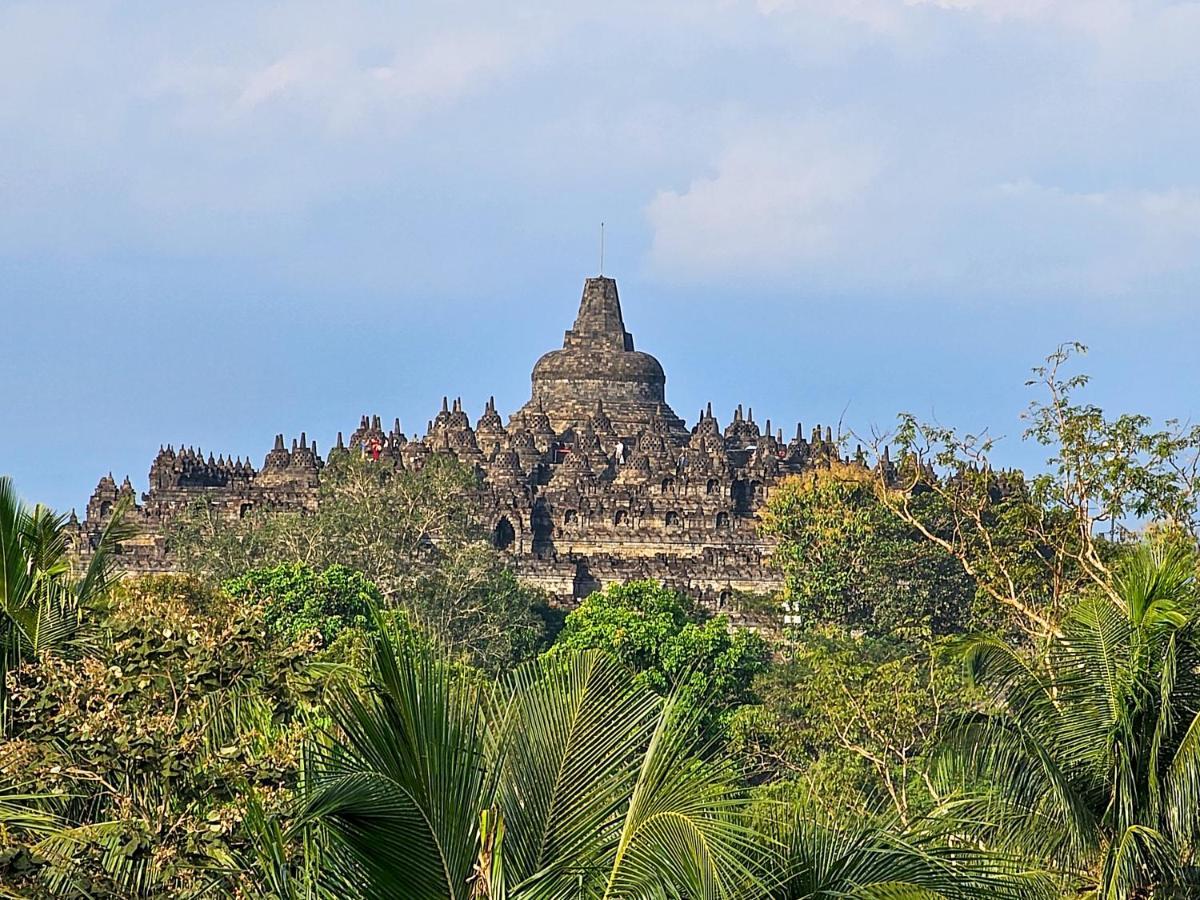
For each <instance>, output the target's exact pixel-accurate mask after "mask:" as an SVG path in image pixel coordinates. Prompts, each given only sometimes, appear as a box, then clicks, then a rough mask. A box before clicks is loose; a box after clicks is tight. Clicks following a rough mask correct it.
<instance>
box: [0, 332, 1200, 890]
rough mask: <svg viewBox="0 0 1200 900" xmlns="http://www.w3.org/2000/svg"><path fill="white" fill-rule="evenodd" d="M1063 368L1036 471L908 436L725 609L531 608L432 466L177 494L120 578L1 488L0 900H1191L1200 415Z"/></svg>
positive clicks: (1048, 403)
mask: <svg viewBox="0 0 1200 900" xmlns="http://www.w3.org/2000/svg"><path fill="white" fill-rule="evenodd" d="M1081 350H1082V348H1080V347H1077V346H1067V347H1064V348H1062V349H1060V350H1059V351H1057V352H1056V353H1055V354H1053V355H1052V356H1051V357H1050V358H1049V359H1048V360H1047V361H1046V363H1045V364H1044V365H1042V366H1040V367H1038V368H1037V369H1035V370H1034V376H1033V379H1032V380H1031V389H1032V390H1033V391H1034V392H1035V399H1034V400H1033V402H1032V403H1031V405H1030V406H1029V408H1028V410H1027V412H1026V415H1025V433H1024V439H1025V440H1027V441H1029V442H1032V443H1034V444H1035V445H1040V446H1042V447H1044V449H1045V455H1046V457H1047V463H1046V466H1045V467H1044V468H1043V469H1042V470H1041V471H1039V472H1037V473H1022V472H1018V471H1013V470H1006V469H1003V468H1001V467H1000V466H999V460H998V459H996V458H994V456H995V449H994V446H993V440H992V439H991V438H990V437H989V436H988V435H987V434H970V433H964V432H960V431H957V430H954V429H952V428H947V427H944V426H941V425H935V424H930V423H926V422H922V421H919V420H918V419H916V418H914V417H912V416H907V415H905V416H901V417H900V419H899V422H898V423H897V426H896V427H895V429H894V430H892V431H891V432H890V433H889V434H887V435H885V436H879V437H877V438H873V439H871V440H864V438H863V437H862V436H857V437H850V436H848V439H849V440H856V441H860V442H862V443H864V444H866V445H868V446H869V447H870V448H871V450H872V452H873V453H874V455H875V459H867V460H866V464H857V463H851V464H844V465H843V464H837V463H833V464H831V466H830V467H828V468H823V469H820V470H816V471H813V472H811V473H809V474H807V475H803V476H799V477H796V478H793V479H791V480H789V481H787V482H786V483H785V484H784V485H783V486H782V487H781V488H780V489H779V490H777V491H776V492H775V493H774V495H773V496H772V498H771V499H770V501H769V505H768V508H767V509H766V511H765V514H764V515H763V517H762V521H761V527H762V528H763V529H764V530H765V531H766V532H767V533H769V534H770V535H772V536H773V537H774V539H775V540H776V541H777V544H778V552H777V556H776V559H775V564H776V565H777V566H778V567H779V569H780V571H781V573H782V574H783V576H784V578H785V581H786V588H785V590H784V592H783V594H782V596H778V597H742V598H739V599H738V603H737V609H736V611H735V612H736V619H737V624H736V627H735V624H734V622H732V621H730V620H729V619H728V618H726V617H725V616H724V615H714V614H712V613H711V612H709V611H707V610H705V609H703V608H701V607H700V606H699V605H698V604H697V603H695V602H694V601H693V600H692V599H690V598H689V597H687V596H685V595H683V594H681V593H678V592H676V591H673V590H670V589H667V588H665V587H663V586H662V585H660V584H657V583H654V582H634V583H629V584H624V585H610V586H608V587H606V588H605V589H604V590H602V591H600V592H597V593H594V594H592V595H590V596H588V597H587V598H586V599H584V600H583V601H582V602H581V603H580V604H579V606H578V607H577V608H575V609H573V610H570V611H566V610H561V609H559V608H557V607H555V606H554V605H553V604H550V603H548V602H547V601H546V599H545V598H543V597H541V596H539V595H538V594H537V593H536V592H534V591H531V590H530V589H528V588H526V587H524V586H523V585H522V584H521V583H520V582H519V581H518V580H517V579H516V578H515V577H514V575H513V573H512V572H511V571H510V570H509V568H508V567H507V565H506V561H505V556H504V555H503V554H502V553H500V552H497V551H496V550H494V549H492V547H491V546H490V544H489V543H488V541H487V540H486V535H484V534H482V533H481V532H480V530H479V528H478V526H477V524H476V523H475V522H474V521H473V520H472V515H471V509H470V505H469V501H468V499H467V497H468V493H469V492H468V491H467V488H469V487H470V485H471V479H472V478H473V475H472V473H471V472H469V471H466V470H464V469H463V468H461V467H460V466H459V465H458V464H456V463H454V462H453V461H452V460H449V459H447V458H434V459H433V460H432V461H431V462H430V464H429V465H427V466H426V467H425V468H423V469H421V470H420V471H417V472H408V471H401V472H396V473H391V472H390V471H389V472H388V473H385V472H384V471H383V470H382V469H381V468H380V467H378V466H375V465H373V464H372V463H371V461H370V460H369V459H353V458H350V459H344V460H341V461H339V462H338V463H337V464H336V465H331V467H330V469H329V470H328V471H327V472H326V474H325V477H323V480H322V493H323V496H322V502H321V504H320V506H319V510H318V511H317V512H315V513H312V514H308V515H303V516H299V515H285V514H278V513H277V514H267V513H261V514H257V515H256V516H251V517H249V518H247V519H245V520H238V521H234V522H230V521H224V520H221V519H218V518H215V517H213V516H211V515H209V514H208V512H209V511H208V510H206V509H204V508H197V509H195V510H194V511H193V512H192V513H191V514H190V515H188V516H186V517H183V518H182V519H181V520H180V521H179V522H178V524H177V526H176V528H175V531H174V533H173V534H172V536H171V543H172V549H173V551H174V553H175V555H176V558H177V559H178V560H179V561H180V563H181V565H182V566H183V567H184V568H185V569H186V574H178V575H170V576H166V575H163V576H151V577H138V578H132V577H123V575H122V572H121V566H120V564H121V554H120V544H121V542H122V540H125V539H128V537H129V536H130V535H129V531H128V528H127V526H126V525H125V524H123V522H122V518H121V516H120V515H119V514H118V515H117V516H115V517H114V519H113V523H112V524H111V525H110V526H109V528H108V530H107V531H106V533H105V535H104V538H103V540H102V541H101V543H100V546H99V547H98V548H97V550H96V552H95V553H94V554H93V555H91V557H90V558H89V559H88V563H87V567H86V569H81V567H80V565H78V564H77V563H76V562H75V561H74V559H73V557H72V554H71V548H70V547H69V546H68V544H67V538H66V531H65V528H64V526H65V518H64V517H63V516H62V515H60V514H58V513H56V512H53V511H51V510H48V509H46V508H45V507H42V506H37V505H27V504H25V503H23V502H22V501H21V500H19V498H18V495H17V493H16V488H15V487H14V485H13V484H12V483H11V482H10V481H9V480H7V479H0V674H2V675H3V679H2V686H0V726H2V729H3V737H2V741H0V896H12V897H66V898H85V897H95V898H135V897H136V898H140V897H201V896H211V897H245V898H255V897H280V898H343V897H372V898H412V900H434V898H454V900H459V898H462V900H466V898H475V900H482V898H487V900H501V898H507V900H533V898H537V900H542V898H547V900H548V898H564V900H566V898H638V900H641V898H647V900H653V898H697V900H699V898H723V897H738V898H778V900H801V898H811V900H818V898H821V900H824V898H880V900H884V898H914V900H915V898H922V900H923V898H949V900H953V898H982V897H988V898H993V897H994V898H1013V900H1017V898H1026V897H1028V898H1043V897H1044V898H1059V897H1067V898H1085V897H1094V898H1098V900H1101V898H1102V900H1124V898H1129V900H1133V898H1163V900H1165V898H1186V897H1196V896H1200V862H1198V860H1197V858H1196V853H1197V848H1198V846H1200V592H1198V588H1197V580H1196V576H1197V565H1198V563H1200V556H1198V553H1197V536H1198V535H1200V428H1197V427H1192V426H1188V425H1185V424H1182V423H1178V422H1166V423H1161V424H1160V423H1155V422H1152V421H1151V420H1150V419H1149V418H1147V417H1145V416H1141V415H1136V414H1122V415H1115V416H1114V415H1110V414H1106V413H1105V412H1104V411H1103V410H1101V409H1099V408H1097V407H1095V406H1092V405H1090V404H1088V403H1087V402H1086V400H1085V399H1083V398H1084V396H1085V395H1086V391H1087V379H1086V377H1084V376H1081V375H1074V374H1071V370H1072V367H1073V366H1075V365H1076V363H1077V360H1076V355H1077V353H1078V352H1079V351H1081ZM885 444H886V445H888V447H889V459H890V460H891V461H892V465H891V467H890V468H889V470H890V471H891V474H890V475H888V476H887V477H885V475H884V472H885V467H884V466H882V465H879V461H880V459H881V457H882V454H883V452H884V446H885ZM868 455H869V454H868Z"/></svg>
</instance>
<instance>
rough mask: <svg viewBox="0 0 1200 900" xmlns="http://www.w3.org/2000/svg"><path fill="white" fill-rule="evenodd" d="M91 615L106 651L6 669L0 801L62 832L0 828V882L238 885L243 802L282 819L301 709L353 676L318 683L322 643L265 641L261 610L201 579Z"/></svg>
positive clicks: (153, 890) (134, 892)
mask: <svg viewBox="0 0 1200 900" xmlns="http://www.w3.org/2000/svg"><path fill="white" fill-rule="evenodd" d="M93 615H94V616H95V617H96V618H97V620H98V623H99V624H100V625H102V626H103V627H104V629H105V631H106V632H107V633H108V634H109V637H110V639H109V641H108V642H106V644H105V645H104V646H102V647H98V648H96V651H95V652H94V653H92V654H89V655H83V656H79V657H76V658H69V657H64V656H62V655H59V654H43V655H42V656H41V657H40V658H39V659H37V660H34V661H29V662H27V663H25V664H24V665H23V666H21V667H20V668H18V669H17V670H16V671H15V672H13V673H11V676H10V677H11V685H12V697H11V716H12V727H11V732H10V735H9V738H8V740H6V741H4V742H0V795H2V794H3V793H22V794H27V795H32V796H33V797H34V798H35V799H33V800H31V801H29V804H31V805H32V806H33V807H34V808H36V810H37V811H38V812H39V813H40V814H41V815H42V816H44V817H45V818H46V819H48V820H50V821H51V822H52V823H53V825H54V826H55V827H54V828H53V830H50V831H49V833H48V829H47V828H46V827H45V823H40V824H39V823H38V822H36V821H34V822H32V823H30V824H28V825H20V824H18V825H9V826H8V827H7V830H5V829H4V828H0V832H2V835H0V836H3V837H4V838H6V839H7V840H6V841H5V842H4V843H5V844H6V845H7V846H6V847H5V849H6V851H7V852H6V853H5V854H4V855H3V861H2V862H0V883H2V884H6V885H10V886H13V887H15V888H19V895H20V896H43V897H120V898H132V897H161V896H188V895H199V894H201V893H202V892H204V891H211V890H213V888H214V887H215V886H222V887H223V888H225V889H228V891H227V893H229V894H232V893H233V884H234V881H235V880H236V877H235V876H236V873H233V872H230V871H229V870H230V868H231V866H230V860H231V859H232V858H233V856H235V855H236V854H237V853H238V852H240V851H242V850H243V849H244V848H245V847H246V845H247V842H248V839H249V837H248V835H247V833H246V830H245V827H244V819H245V816H246V812H245V811H246V808H247V803H248V802H249V801H248V797H260V798H261V799H262V803H263V804H264V805H265V806H266V807H267V808H268V809H269V811H270V812H271V813H272V814H280V813H286V811H287V810H288V809H289V807H290V804H291V798H292V795H293V791H294V789H295V787H296V783H297V779H298V777H299V771H300V762H301V760H300V756H301V754H300V750H301V747H302V743H303V740H302V739H303V735H304V734H305V732H306V729H307V727H308V726H307V725H306V719H305V715H306V711H311V710H315V709H316V708H317V706H316V704H317V701H318V699H319V697H320V692H321V690H322V689H323V684H325V683H328V682H329V681H332V682H335V683H336V682H338V681H343V680H346V679H353V678H355V677H357V676H356V675H355V673H353V672H352V671H347V670H346V668H345V667H338V666H328V665H327V666H324V667H323V668H322V670H321V671H322V676H323V678H322V679H321V680H318V679H317V678H316V677H315V675H314V674H310V672H309V668H310V666H311V665H312V664H314V663H316V662H319V661H321V660H322V656H321V651H320V649H319V646H318V644H319V642H311V641H301V642H298V643H295V644H292V643H289V642H286V641H281V640H275V639H273V638H272V637H270V636H269V635H268V632H267V628H266V627H265V624H264V620H263V617H262V614H261V609H260V608H259V607H258V606H257V605H255V604H242V603H239V602H237V601H234V600H232V599H231V598H229V597H228V596H227V595H225V594H223V593H221V592H219V591H214V590H211V589H209V588H206V587H204V586H203V585H201V584H199V583H198V582H196V581H195V580H194V579H189V578H182V577H174V576H154V577H147V578H142V579H138V580H134V581H130V582H127V583H124V584H122V585H121V586H120V587H118V588H116V589H114V591H112V592H111V595H110V597H109V598H107V600H106V602H105V604H103V606H101V607H98V608H94V610H93ZM339 649H340V650H342V651H344V650H346V640H345V637H344V638H343V640H342V641H341V643H340V647H339ZM341 658H344V657H342V656H341V655H340V654H339V657H338V659H339V660H340V659H341ZM330 661H332V660H330Z"/></svg>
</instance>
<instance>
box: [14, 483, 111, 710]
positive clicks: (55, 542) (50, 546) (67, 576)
mask: <svg viewBox="0 0 1200 900" xmlns="http://www.w3.org/2000/svg"><path fill="white" fill-rule="evenodd" d="M124 511H125V507H124V506H118V507H117V509H116V510H114V512H113V515H112V517H111V518H110V519H109V522H108V525H107V526H106V527H105V529H104V532H103V533H102V534H101V536H100V540H99V542H98V543H97V545H96V547H95V548H93V551H92V555H91V559H90V561H89V563H88V566H87V569H86V570H85V571H84V572H83V574H82V577H76V576H75V574H74V573H73V572H72V570H71V560H70V556H69V552H68V551H69V547H68V534H67V531H66V527H65V526H66V521H67V517H66V516H62V515H57V514H56V513H54V512H52V511H51V510H49V509H47V508H46V507H44V506H42V505H40V504H38V505H37V506H34V507H33V508H32V509H30V508H28V507H27V506H25V504H23V503H22V502H21V501H20V500H19V499H18V498H17V494H16V490H15V489H14V488H13V484H12V480H11V479H10V478H8V477H7V476H0V732H2V731H3V727H4V726H5V724H6V723H7V702H8V673H9V672H10V671H12V670H13V669H14V668H16V667H17V666H18V665H20V663H21V662H22V661H23V660H25V659H29V658H30V657H32V656H36V655H37V654H38V653H41V652H43V651H46V650H48V649H51V648H54V649H58V650H60V651H64V650H69V649H70V648H71V647H72V646H74V647H75V648H76V649H78V647H79V643H80V639H82V638H86V637H87V633H86V629H84V627H83V626H84V623H83V619H82V615H83V610H84V608H85V607H87V606H88V605H89V604H91V603H93V602H95V601H96V600H97V599H99V598H100V597H102V596H103V595H104V593H105V592H106V591H107V590H108V589H109V586H110V584H111V582H112V579H113V575H114V573H115V571H116V567H117V559H116V556H115V553H116V550H117V547H118V545H119V543H120V541H121V540H123V539H124V538H126V537H128V536H129V535H130V533H131V529H130V528H129V527H128V526H127V525H126V524H125V523H124V521H123V516H124Z"/></svg>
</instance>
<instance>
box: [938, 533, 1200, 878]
mask: <svg viewBox="0 0 1200 900" xmlns="http://www.w3.org/2000/svg"><path fill="white" fill-rule="evenodd" d="M1195 576H1196V556H1195V552H1194V550H1193V549H1192V548H1191V547H1190V546H1186V545H1184V544H1182V543H1181V542H1174V543H1172V542H1167V543H1159V544H1157V545H1154V546H1150V545H1143V546H1141V547H1139V548H1138V549H1137V550H1136V552H1134V553H1132V554H1131V555H1129V556H1127V558H1125V559H1124V560H1123V561H1122V562H1121V563H1120V564H1119V565H1118V566H1117V567H1116V568H1115V569H1114V571H1113V580H1112V583H1111V586H1112V590H1111V591H1103V592H1101V591H1095V592H1093V593H1091V594H1090V595H1088V596H1086V597H1084V598H1083V599H1082V600H1080V601H1079V602H1078V603H1077V605H1076V606H1075V607H1074V608H1073V609H1072V610H1071V611H1070V613H1069V615H1068V616H1067V617H1066V619H1065V620H1064V621H1063V623H1062V626H1061V628H1060V629H1059V630H1058V632H1057V633H1056V634H1055V635H1053V636H1052V637H1051V638H1050V639H1049V641H1048V643H1047V645H1046V647H1045V650H1044V651H1042V652H1027V651H1024V650H1022V649H1020V648H1017V647H1013V646H1011V645H1010V644H1008V643H1006V642H1004V641H1002V640H1000V639H998V638H996V637H993V636H988V635H983V636H978V637H973V638H970V639H966V640H964V642H963V644H962V646H961V648H960V649H959V654H960V656H961V658H962V659H963V661H964V662H965V663H966V665H967V670H968V672H969V674H970V676H971V678H972V679H973V681H974V682H975V683H976V684H978V685H980V686H981V687H982V688H983V689H984V690H985V691H986V700H987V702H986V703H985V704H984V705H982V706H981V707H980V708H978V709H977V710H975V711H973V712H970V713H966V714H964V715H963V716H962V718H961V719H960V720H958V721H957V722H956V723H955V724H954V726H953V728H952V729H951V730H950V732H949V734H948V737H947V740H946V743H945V746H944V749H943V751H942V752H941V754H940V756H939V767H938V775H939V778H940V780H941V781H942V782H943V783H944V785H945V786H946V787H947V788H957V789H960V790H965V791H967V792H968V795H967V799H966V800H964V801H962V803H961V804H960V806H959V810H960V812H961V813H962V814H963V815H964V817H966V818H970V819H972V820H973V821H975V822H976V823H978V824H977V825H976V827H975V828H974V829H973V830H974V831H975V833H976V834H977V836H978V839H979V840H980V841H982V842H983V843H985V844H986V845H987V846H1000V847H1006V848H1012V849H1016V850H1020V851H1023V852H1025V853H1027V854H1028V855H1029V856H1030V857H1031V858H1032V859H1034V860H1038V861H1041V862H1042V863H1043V864H1044V865H1049V866H1052V867H1053V868H1055V869H1056V870H1057V871H1059V872H1061V873H1062V875H1063V881H1064V889H1066V890H1076V891H1082V892H1085V893H1086V895H1087V896H1096V897H1103V898H1111V900H1125V898H1150V897H1154V898H1174V897H1184V896H1195V894H1196V892H1197V891H1198V890H1200V872H1198V870H1197V868H1196V867H1195V863H1194V859H1195V852H1196V849H1197V837H1198V835H1200V631H1198V625H1200V620H1198V615H1197V613H1198V607H1197V599H1198V598H1197V589H1196V578H1195Z"/></svg>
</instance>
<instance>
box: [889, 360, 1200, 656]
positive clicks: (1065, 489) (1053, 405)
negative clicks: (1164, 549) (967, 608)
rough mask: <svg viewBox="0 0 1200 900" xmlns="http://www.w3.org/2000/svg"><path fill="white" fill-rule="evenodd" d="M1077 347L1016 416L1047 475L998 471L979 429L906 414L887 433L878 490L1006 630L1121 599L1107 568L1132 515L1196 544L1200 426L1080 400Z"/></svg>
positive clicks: (1045, 371) (1042, 632) (1039, 634)
mask: <svg viewBox="0 0 1200 900" xmlns="http://www.w3.org/2000/svg"><path fill="white" fill-rule="evenodd" d="M1084 349H1085V348H1083V347H1082V346H1081V345H1079V344H1065V345H1063V346H1062V347H1060V348H1059V349H1058V350H1056V351H1055V352H1054V353H1052V354H1051V355H1050V356H1049V357H1048V358H1047V359H1046V362H1045V364H1044V365H1041V366H1038V367H1036V368H1035V369H1034V370H1033V374H1034V378H1033V379H1032V380H1031V381H1030V382H1029V384H1037V385H1039V386H1040V387H1041V388H1042V390H1043V398H1041V399H1035V400H1034V401H1033V402H1032V403H1031V404H1030V406H1029V408H1028V410H1027V412H1026V414H1025V420H1026V422H1027V423H1028V427H1027V429H1026V431H1025V435H1024V437H1025V438H1026V439H1028V440H1033V441H1036V442H1037V443H1038V444H1040V445H1041V446H1043V447H1045V448H1046V449H1047V452H1048V453H1049V459H1048V460H1047V463H1048V471H1046V472H1045V473H1043V474H1039V475H1037V476H1035V477H1033V478H1029V479H1027V478H1025V476H1024V475H1023V474H1022V473H1020V472H999V471H996V470H995V469H994V467H993V466H992V464H991V455H992V452H993V450H994V447H995V441H994V439H993V438H992V437H990V436H989V435H988V434H987V433H986V432H984V433H980V434H971V433H962V432H959V431H956V430H955V429H953V428H946V427H943V426H940V425H936V424H930V423H925V422H920V421H918V420H917V419H916V417H914V416H912V415H910V414H904V415H902V416H901V417H900V425H899V428H898V430H897V433H896V434H895V436H894V440H895V442H896V444H897V445H898V446H899V448H900V457H901V465H900V479H899V482H900V483H899V484H898V485H884V484H882V483H881V484H880V490H879V496H880V498H881V499H882V500H883V501H884V502H885V503H886V504H887V505H888V507H889V509H891V510H892V511H893V512H894V513H895V514H896V515H897V516H898V517H899V518H901V519H902V520H903V521H904V522H905V523H907V524H908V525H910V526H912V527H913V528H915V529H916V530H917V531H918V532H920V533H921V534H922V535H923V536H925V537H926V538H927V539H928V540H929V541H931V542H932V543H934V544H936V545H937V546H939V547H941V548H942V549H943V550H945V551H946V552H947V553H949V554H951V555H953V556H954V557H955V558H956V559H958V560H959V562H960V563H961V565H962V566H963V569H964V571H966V572H967V573H968V574H969V575H971V576H972V577H973V578H974V579H975V581H976V584H977V585H978V587H979V590H980V591H981V592H982V593H983V594H985V595H986V596H987V597H989V598H990V599H991V600H992V601H993V603H994V604H995V606H996V609H997V610H1003V611H1004V612H1005V613H1006V615H1007V616H1008V620H1009V623H1011V625H1012V626H1013V627H1014V628H1016V629H1019V630H1020V631H1021V632H1023V633H1024V634H1026V635H1027V636H1029V637H1031V638H1034V639H1038V640H1041V639H1045V638H1046V637H1048V636H1051V635H1053V634H1054V633H1055V632H1056V630H1057V627H1058V623H1059V621H1060V619H1061V618H1062V616H1063V614H1064V613H1065V612H1066V610H1067V609H1069V608H1070V607H1071V606H1072V605H1073V604H1074V603H1075V601H1076V600H1077V599H1078V597H1079V596H1080V594H1081V593H1082V592H1085V591H1088V590H1099V591H1101V592H1103V593H1105V594H1107V595H1108V596H1109V599H1110V600H1112V601H1114V602H1118V603H1119V602H1120V601H1119V597H1118V595H1117V593H1116V589H1115V587H1114V584H1113V567H1114V565H1116V564H1118V563H1119V561H1120V558H1121V556H1122V552H1121V551H1122V547H1121V542H1122V541H1123V539H1124V538H1126V537H1127V536H1128V535H1127V533H1126V531H1125V528H1126V526H1127V525H1129V524H1130V522H1129V518H1130V517H1136V518H1138V519H1141V520H1150V521H1151V522H1153V523H1155V524H1156V526H1157V527H1160V528H1165V529H1167V530H1169V531H1173V532H1179V533H1183V534H1186V535H1190V536H1191V538H1192V539H1193V540H1194V539H1195V538H1196V536H1197V534H1198V533H1200V426H1186V425H1184V424H1182V423H1180V422H1178V421H1175V420H1168V421H1167V422H1166V423H1165V426H1164V427H1161V428H1158V427H1155V426H1154V424H1153V423H1152V422H1151V420H1150V419H1149V418H1148V417H1146V416H1142V415H1118V416H1115V417H1112V416H1109V415H1106V414H1105V413H1104V411H1103V410H1101V409H1100V408H1099V407H1097V406H1095V405H1093V404H1089V403H1082V402H1080V401H1079V399H1078V395H1079V393H1080V391H1082V390H1083V389H1084V388H1085V387H1086V385H1087V384H1088V378H1087V376H1086V375H1073V376H1067V375H1066V374H1065V373H1064V372H1063V368H1064V367H1065V366H1066V365H1068V364H1069V363H1070V362H1071V360H1072V358H1073V357H1074V356H1075V355H1076V354H1078V353H1082V352H1083V351H1084ZM938 473H940V474H941V477H938ZM892 488H896V489H892ZM929 494H932V495H933V496H934V497H935V498H936V499H937V502H936V503H934V504H932V505H930V504H929V502H928V500H927V499H925V498H926V495H929ZM931 510H932V512H933V515H932V516H931V515H930V511H931Z"/></svg>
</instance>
